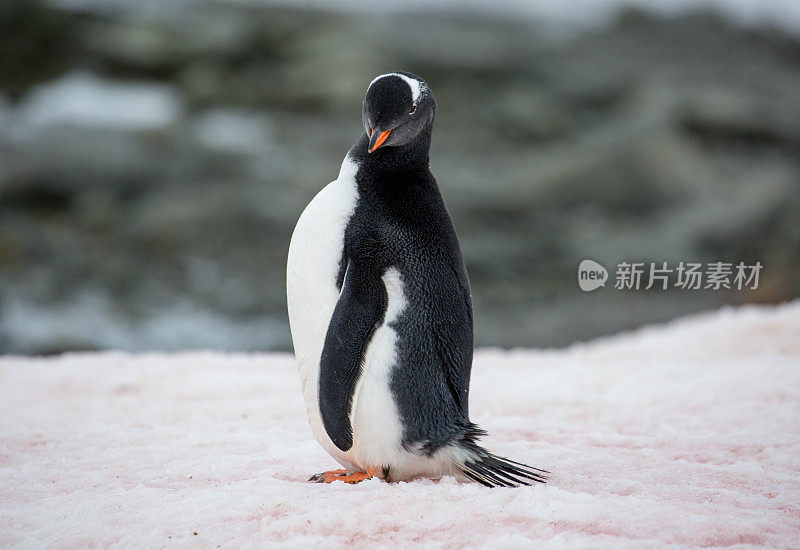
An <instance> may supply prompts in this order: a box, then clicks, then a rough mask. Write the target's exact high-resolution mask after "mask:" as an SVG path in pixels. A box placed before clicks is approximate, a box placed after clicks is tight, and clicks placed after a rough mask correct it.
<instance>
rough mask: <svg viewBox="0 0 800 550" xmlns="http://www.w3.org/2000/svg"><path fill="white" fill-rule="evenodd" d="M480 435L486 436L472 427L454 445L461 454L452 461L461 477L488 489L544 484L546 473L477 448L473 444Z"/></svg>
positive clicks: (475, 427)
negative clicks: (459, 471)
mask: <svg viewBox="0 0 800 550" xmlns="http://www.w3.org/2000/svg"><path fill="white" fill-rule="evenodd" d="M483 435H486V432H485V431H484V430H482V429H480V428H479V427H477V426H476V425H474V424H472V425H471V426H470V427H469V428H468V429H467V431H466V433H465V434H464V435H463V436H462V437H461V439H459V440H458V442H457V443H456V445H457V446H458V447H459V449H460V450H462V451H464V452H462V453H459V455H461V456H460V457H459V458H458V459H456V460H455V464H456V466H457V467H458V469H460V470H461V473H462V474H463V475H464V477H466V478H467V479H470V480H472V481H477V482H478V483H480V484H481V485H485V486H487V487H519V486H520V485H533V484H534V483H546V482H547V474H549V473H550V472H548V471H547V470H540V469H539V468H534V467H532V466H528V465H527V464H523V463H521V462H516V461H514V460H511V459H508V458H504V457H502V456H497V455H494V454H492V453H490V452H489V451H487V450H486V449H484V448H483V447H481V446H480V445H478V444H477V442H476V441H477V439H478V438H479V437H481V436H483Z"/></svg>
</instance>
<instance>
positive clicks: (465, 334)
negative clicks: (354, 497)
mask: <svg viewBox="0 0 800 550" xmlns="http://www.w3.org/2000/svg"><path fill="white" fill-rule="evenodd" d="M416 145H417V146H416V147H413V148H404V149H403V150H394V151H391V152H390V154H388V155H386V154H381V155H378V154H374V153H373V154H368V153H367V152H366V147H367V139H366V136H364V137H362V138H361V140H359V142H358V143H357V144H356V145H355V146H354V147H353V149H352V150H351V153H350V154H351V156H353V158H354V159H355V160H356V162H357V163H358V164H359V170H358V172H357V174H356V182H357V186H358V193H359V198H358V202H357V204H356V208H355V211H354V213H353V216H352V218H351V219H350V222H349V223H348V225H347V228H346V230H345V246H344V253H343V259H342V273H341V274H340V279H339V283H340V285H341V282H342V280H343V278H344V270H345V269H346V265H347V258H369V260H370V261H372V262H374V269H375V270H376V274H377V276H378V277H380V276H381V275H382V274H383V272H385V270H386V269H388V268H390V267H394V268H396V269H397V270H398V271H399V273H400V277H401V281H402V284H403V292H404V296H405V298H406V301H407V305H406V307H405V308H404V310H403V311H402V313H401V315H400V316H399V317H398V318H397V319H396V320H395V321H394V322H393V323H392V324H391V327H392V328H393V329H394V331H395V333H396V334H397V343H396V354H397V355H396V363H395V366H394V368H393V369H392V371H391V377H390V388H391V392H392V394H393V396H394V398H395V402H396V406H397V408H398V412H399V413H400V416H401V421H402V424H403V428H404V433H403V438H404V444H405V445H407V446H414V445H415V444H421V445H422V446H423V448H424V450H425V451H426V452H427V453H432V452H434V451H436V450H437V449H439V448H441V447H442V446H444V445H446V444H448V443H450V442H451V441H453V440H454V439H459V438H463V437H464V436H465V433H466V432H467V431H468V430H469V429H470V427H471V424H470V422H469V414H468V397H469V379H470V370H471V367H472V349H473V327H472V299H471V294H470V288H469V280H468V278H467V272H466V269H465V267H464V261H463V258H462V255H461V250H460V247H459V244H458V239H457V236H456V232H455V228H454V227H453V222H452V220H451V218H450V215H449V213H448V211H447V208H446V207H445V204H444V200H443V199H442V196H441V194H440V192H439V188H438V186H437V184H436V180H435V179H434V177H433V175H432V174H431V172H430V170H429V168H428V162H427V145H428V144H427V143H424V142H423V143H421V144H416ZM378 152H379V153H382V151H380V150H379V151H378ZM380 290H381V289H377V290H376V291H375V292H380ZM373 298H374V299H380V298H382V297H378V296H374V297H373Z"/></svg>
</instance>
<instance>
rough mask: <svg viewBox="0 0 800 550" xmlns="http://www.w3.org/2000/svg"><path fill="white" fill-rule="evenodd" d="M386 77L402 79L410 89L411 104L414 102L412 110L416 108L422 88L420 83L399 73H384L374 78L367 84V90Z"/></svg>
mask: <svg viewBox="0 0 800 550" xmlns="http://www.w3.org/2000/svg"><path fill="white" fill-rule="evenodd" d="M387 76H399V77H400V78H402V79H403V81H404V82H405V83H406V84H408V87H409V88H411V101H413V102H414V108H416V107H417V102H418V101H419V96H420V95H422V86H421V85H420V82H419V80H415V79H413V78H409V77H407V76H406V75H404V74H400V73H386V74H382V75H380V76H377V77H375V78H374V79H373V81H372V82H370V83H369V86H367V90H369V89H370V87H371V86H372V85H373V84H375V82H377V81H378V80H380V79H381V78H385V77H387Z"/></svg>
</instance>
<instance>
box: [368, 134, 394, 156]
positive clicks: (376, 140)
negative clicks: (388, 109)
mask: <svg viewBox="0 0 800 550" xmlns="http://www.w3.org/2000/svg"><path fill="white" fill-rule="evenodd" d="M391 133H392V131H391V130H386V131H385V132H378V133H377V134H376V132H375V130H370V132H369V148H367V153H372V152H373V151H374V150H375V149H377V148H378V147H380V146H381V145H383V142H384V141H386V138H388V137H389V134H391Z"/></svg>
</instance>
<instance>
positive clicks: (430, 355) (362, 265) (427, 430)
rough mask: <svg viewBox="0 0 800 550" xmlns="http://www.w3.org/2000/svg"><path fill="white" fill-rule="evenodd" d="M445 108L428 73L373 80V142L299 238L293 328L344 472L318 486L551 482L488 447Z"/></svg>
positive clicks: (313, 206)
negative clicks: (436, 146) (448, 171)
mask: <svg viewBox="0 0 800 550" xmlns="http://www.w3.org/2000/svg"><path fill="white" fill-rule="evenodd" d="M435 114H436V101H435V100H434V98H433V94H432V93H431V90H430V88H429V87H428V85H427V84H426V83H425V81H423V80H422V79H420V78H419V77H417V76H414V75H413V74H410V73H407V72H397V73H390V74H384V75H381V76H379V77H377V78H376V79H375V80H373V81H372V82H371V83H370V85H369V87H368V88H367V94H366V97H365V99H364V105H363V110H362V120H363V124H364V134H362V135H361V137H360V138H359V139H358V141H357V142H356V144H355V145H354V146H353V147H352V148H351V149H350V151H349V152H348V153H347V156H346V157H345V159H344V162H343V163H342V167H341V170H340V172H339V177H338V178H337V179H336V181H334V182H332V183H330V184H328V185H327V186H326V187H325V188H323V189H322V190H321V191H320V192H319V193H318V194H317V196H316V197H314V199H313V200H312V201H311V203H309V205H308V206H307V207H306V209H305V210H304V211H303V213H302V215H301V216H300V219H299V221H298V222H297V226H296V227H295V230H294V234H293V235H292V240H291V244H290V245H289V258H288V267H287V295H288V306H289V321H290V325H291V330H292V340H293V343H294V349H295V354H296V357H297V361H298V363H299V367H300V374H301V377H302V388H303V396H304V398H305V404H306V410H307V413H308V419H309V423H310V424H311V429H312V431H313V433H314V437H315V438H316V439H317V441H319V443H320V444H321V445H322V446H323V447H324V448H325V450H326V451H328V453H330V454H331V456H333V458H334V459H336V461H337V462H339V464H341V465H342V466H343V467H344V469H341V470H333V471H329V472H323V473H321V474H317V475H315V476H312V477H311V481H319V482H325V483H330V482H332V481H337V480H340V481H346V482H350V483H357V482H359V481H362V480H364V479H368V478H372V477H378V478H381V479H384V480H387V481H401V480H409V479H413V478H416V477H434V478H435V477H441V476H443V475H452V476H456V477H459V478H461V479H464V480H472V481H477V482H478V483H482V484H484V485H487V486H490V487H491V486H517V485H529V484H530V483H531V482H534V481H539V482H542V481H544V480H545V477H544V474H545V473H547V472H545V471H544V470H539V469H537V468H531V467H530V466H527V465H525V464H521V463H519V462H514V461H512V460H508V459H505V458H501V457H498V456H495V455H493V454H491V453H489V452H488V451H486V450H485V449H484V448H483V447H481V446H479V445H478V443H477V440H478V438H480V437H481V436H482V435H484V434H485V432H484V431H483V430H482V429H480V428H479V427H478V426H476V425H475V424H473V423H472V422H470V420H469V414H468V397H469V378H470V370H471V368H472V347H473V338H472V298H471V293H470V287H469V281H468V279H467V272H466V269H465V267H464V261H463V259H462V257H461V250H460V247H459V244H458V239H457V237H456V232H455V229H454V227H453V222H452V221H451V219H450V215H449V214H448V212H447V209H446V208H445V205H444V201H443V200H442V196H441V194H440V193H439V188H438V187H437V185H436V180H435V179H434V177H433V175H432V174H431V172H430V169H429V161H428V151H429V148H430V144H431V132H432V130H433V119H434V115H435Z"/></svg>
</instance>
